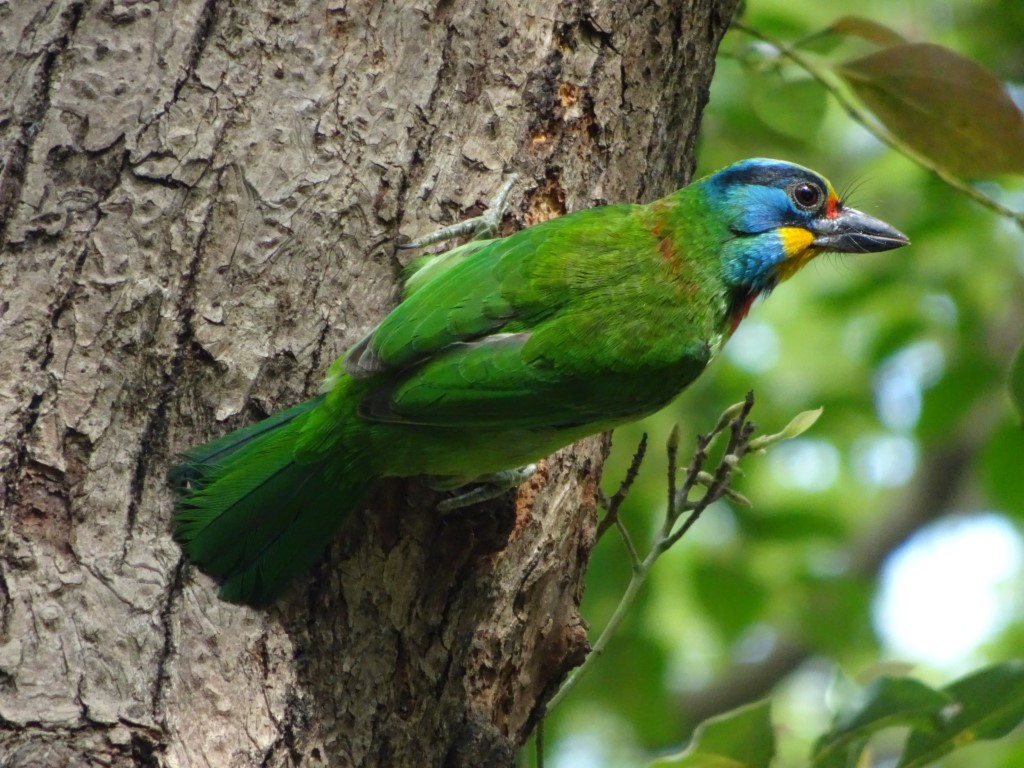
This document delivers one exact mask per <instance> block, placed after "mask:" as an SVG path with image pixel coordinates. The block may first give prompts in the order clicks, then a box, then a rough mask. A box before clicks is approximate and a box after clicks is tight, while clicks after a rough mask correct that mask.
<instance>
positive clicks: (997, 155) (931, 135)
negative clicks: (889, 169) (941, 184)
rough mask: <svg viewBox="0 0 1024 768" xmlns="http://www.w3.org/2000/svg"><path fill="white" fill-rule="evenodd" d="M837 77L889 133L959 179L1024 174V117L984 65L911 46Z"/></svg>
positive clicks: (862, 61)
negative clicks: (960, 177) (956, 175)
mask: <svg viewBox="0 0 1024 768" xmlns="http://www.w3.org/2000/svg"><path fill="white" fill-rule="evenodd" d="M836 72H837V73H838V74H839V75H840V76H841V77H842V78H843V79H844V80H845V81H846V82H847V83H848V84H849V85H850V87H851V88H852V89H853V90H854V92H855V93H856V94H857V96H858V97H860V99H861V100H862V101H863V102H864V104H865V105H867V107H868V108H869V109H870V110H871V111H872V112H874V113H875V115H877V117H878V119H879V120H881V121H882V122H883V123H884V124H885V125H886V127H887V128H888V129H889V130H890V131H892V132H893V133H894V134H895V135H896V136H898V137H899V138H900V139H902V140H903V141H905V142H906V143H907V144H909V145H910V146H911V147H913V148H914V149H915V150H917V151H918V152H920V153H921V154H923V155H925V156H927V157H929V158H931V159H932V160H934V161H936V162H938V163H939V164H941V165H943V166H944V167H946V168H948V169H949V170H951V171H953V172H954V173H957V174H960V175H962V176H967V177H969V178H977V177H984V176H993V175H998V174H1004V173H1024V115H1022V114H1021V111H1020V110H1019V109H1018V108H1017V106H1016V105H1015V104H1014V103H1013V100H1012V99H1011V98H1010V96H1009V94H1008V93H1007V92H1006V89H1005V88H1004V87H1003V84H1002V83H1001V82H1000V81H999V80H998V79H997V78H996V77H995V76H994V75H992V73H990V72H989V71H988V70H987V69H985V68H984V67H982V66H981V65H980V64H978V63H976V62H974V61H971V60H970V59H968V58H965V57H963V56H961V55H959V54H958V53H954V52H953V51H951V50H949V49H948V48H943V47H942V46H939V45H933V44H931V43H904V44H900V45H894V46H891V47H889V48H885V49H883V50H880V51H877V52H875V53H870V54H868V55H867V56H863V57H861V58H858V59H853V60H851V61H847V62H844V63H842V64H840V65H838V66H837V68H836Z"/></svg>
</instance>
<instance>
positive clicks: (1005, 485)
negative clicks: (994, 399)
mask: <svg viewBox="0 0 1024 768" xmlns="http://www.w3.org/2000/svg"><path fill="white" fill-rule="evenodd" d="M1021 456H1024V432H1022V431H1021V429H1020V427H1018V426H1017V425H1016V424H1014V423H1012V422H1011V421H1010V420H1009V419H1007V420H1006V421H1004V422H1003V423H1002V424H1000V425H999V426H998V427H996V428H995V430H993V431H992V433H991V434H990V435H989V437H988V439H987V440H986V441H985V445H984V446H983V447H982V449H981V453H980V455H979V456H978V457H977V459H978V462H979V464H978V475H979V477H980V479H981V482H982V486H983V487H984V489H985V493H986V495H987V497H988V501H989V503H990V504H992V505H993V507H994V508H995V509H996V510H998V511H1000V512H1004V513H1006V514H1007V515H1012V516H1014V517H1016V518H1017V519H1018V520H1021V519H1024V472H1021Z"/></svg>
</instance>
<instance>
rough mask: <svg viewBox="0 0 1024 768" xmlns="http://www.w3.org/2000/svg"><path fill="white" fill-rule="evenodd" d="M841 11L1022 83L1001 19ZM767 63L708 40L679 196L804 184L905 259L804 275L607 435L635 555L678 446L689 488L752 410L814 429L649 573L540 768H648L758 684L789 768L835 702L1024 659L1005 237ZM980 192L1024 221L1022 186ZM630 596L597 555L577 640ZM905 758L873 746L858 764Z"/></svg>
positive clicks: (1011, 756) (988, 4) (816, 268)
mask: <svg viewBox="0 0 1024 768" xmlns="http://www.w3.org/2000/svg"><path fill="white" fill-rule="evenodd" d="M844 10H845V11H846V12H855V13H857V14H858V15H860V16H864V17H867V18H870V19H873V20H876V21H878V22H881V23H883V24H885V25H887V26H889V27H892V28H893V29H895V30H897V31H898V32H900V33H901V34H902V35H904V36H905V37H906V38H908V39H909V40H912V41H922V42H923V41H927V42H935V43H940V44H942V45H945V46H947V47H949V48H951V49H953V50H955V51H957V52H959V53H961V54H963V55H965V56H967V57H970V58H972V59H974V60H976V61H978V62H980V63H981V64H983V65H984V66H986V67H987V68H988V69H990V70H991V71H992V72H993V73H994V74H995V75H996V76H997V77H998V78H1000V79H1001V80H1003V81H1006V82H1007V83H1008V86H1009V87H1010V89H1011V92H1013V89H1014V87H1015V86H1014V84H1015V83H1016V84H1024V3H1021V2H1020V0H918V1H917V2H903V3H893V2H891V0H863V1H862V2H860V3H858V4H857V7H856V8H851V7H850V6H846V7H845V8H844ZM841 15H842V12H841V11H840V10H839V8H838V4H829V3H816V2H809V1H808V0H752V1H751V2H750V3H748V4H747V7H746V10H745V13H744V15H743V20H744V22H745V23H746V24H747V25H749V26H751V27H754V28H757V29H760V30H762V31H764V32H768V33H770V34H772V35H774V36H776V37H779V38H781V39H783V40H785V41H787V42H793V41H796V40H799V39H801V38H804V37H806V36H808V35H810V34H811V33H813V32H815V31H817V30H819V29H821V28H824V27H827V26H828V25H829V24H831V23H832V22H834V21H835V20H836V19H837V17H839V16H841ZM842 45H844V46H849V54H850V55H856V54H857V52H858V51H859V52H861V53H863V52H864V50H866V49H864V48H863V46H861V47H860V48H858V47H857V45H856V43H850V42H846V43H843V44H842ZM817 53H819V54H820V55H826V56H836V57H839V58H840V59H841V58H843V57H844V56H845V55H846V54H844V52H843V51H842V50H830V49H828V48H827V46H824V45H823V46H822V47H821V49H820V50H818V51H817ZM769 54H770V52H769V51H766V50H765V48H764V46H763V45H761V44H759V43H757V42H756V41H755V40H754V39H753V38H751V37H750V36H748V35H745V34H743V33H741V32H738V31H732V32H730V33H729V35H728V36H727V38H726V40H725V42H724V44H723V46H722V48H721V51H720V53H719V57H718V69H717V73H716V75H715V80H714V83H713V86H712V94H711V102H710V104H709V106H708V108H707V110H706V111H705V113H704V123H703V129H702V142H701V148H700V153H699V158H698V174H699V175H704V174H706V173H710V172H712V171H714V170H716V169H717V168H719V167H721V166H723V165H726V164H728V163H730V162H732V161H734V160H737V159H740V158H744V157H750V156H766V157H777V158H782V159H786V160H791V161H794V162H798V163H801V164H803V165H807V166H809V167H811V168H814V169H815V170H817V171H820V172H821V173H823V174H824V175H826V176H827V177H828V178H830V179H831V180H832V182H833V183H834V184H835V185H836V187H837V189H838V190H840V191H842V190H846V191H847V198H848V201H849V202H850V203H851V204H852V205H854V206H856V207H858V208H861V209H862V210H864V211H866V212H868V213H871V214H874V215H878V216H881V217H882V218H884V219H886V220H887V221H889V222H891V223H892V224H894V225H895V226H897V227H898V228H900V229H901V230H903V231H904V232H906V233H907V234H908V235H909V236H910V238H911V240H912V243H913V244H912V245H911V247H909V248H906V249H902V250H899V251H895V252H892V253H883V254H873V255H866V256H863V257H845V258H838V257H832V256H826V257H824V258H821V259H819V260H817V261H816V262H814V263H812V264H811V265H810V266H809V267H807V268H806V269H805V270H804V271H803V272H802V273H801V274H800V275H799V276H797V278H795V279H793V280H791V281H789V282H787V283H785V284H783V285H782V286H780V287H779V288H778V289H777V290H776V292H775V294H774V295H773V296H771V297H770V299H769V300H768V301H767V302H762V303H759V304H757V305H756V306H755V307H754V309H753V311H752V312H751V314H750V317H749V318H748V319H747V320H746V321H745V322H744V323H743V325H742V326H741V327H740V330H739V331H738V332H737V333H736V335H735V336H734V337H733V339H732V340H731V341H730V342H729V344H728V345H727V347H726V349H725V351H724V353H723V354H722V355H721V356H720V357H719V359H717V360H716V361H715V362H714V363H713V364H712V366H711V367H710V368H709V370H708V372H707V373H706V374H705V375H704V376H703V377H702V378H701V379H700V381H699V383H698V384H696V385H695V386H693V387H692V388H691V389H690V390H689V391H687V392H686V393H685V394H684V395H683V396H682V397H681V398H680V399H679V400H678V402H676V403H675V404H674V405H673V406H671V407H670V408H669V409H667V410H666V411H664V412H662V413H660V414H658V415H657V416H655V417H652V418H651V419H648V420H647V421H645V422H643V423H641V424H637V425H634V426H632V427H629V428H626V429H621V430H619V431H617V432H616V433H615V435H614V448H613V452H612V457H611V459H610V460H609V462H608V463H607V465H606V467H605V482H604V485H605V488H606V490H607V491H608V492H609V493H610V492H612V491H613V490H614V489H615V488H616V487H617V485H618V483H619V481H620V480H621V479H622V477H623V476H624V474H625V471H626V467H627V466H628V463H629V460H630V458H631V457H632V454H633V451H634V450H635V448H636V444H637V442H638V440H639V439H640V435H641V434H642V433H643V432H647V433H649V435H650V440H651V446H650V450H649V451H648V459H647V461H646V463H645V465H644V467H643V471H642V473H641V477H640V481H639V483H638V485H637V487H636V488H635V489H634V490H633V492H632V494H631V495H630V497H629V499H628V501H627V503H626V505H625V507H624V510H623V517H624V519H625V521H626V523H627V526H628V527H629V529H630V530H631V532H632V535H633V538H634V541H635V542H636V543H637V545H638V547H639V546H641V545H643V544H645V543H646V542H648V541H649V540H650V538H651V536H652V532H653V530H654V528H655V527H656V526H657V525H658V524H659V523H660V520H661V516H662V514H663V511H664V507H665V501H664V497H665V488H666V482H665V477H664V472H665V449H664V443H665V440H666V439H667V437H668V435H669V431H670V429H671V427H672V424H673V423H679V424H680V426H681V428H682V434H683V436H684V437H683V443H682V448H681V451H680V463H682V464H684V465H685V463H687V462H688V461H689V457H690V453H691V452H692V436H693V435H695V434H696V433H697V432H699V431H706V430H708V429H710V427H711V426H712V425H713V424H714V422H715V420H716V418H717V417H718V415H719V414H720V413H721V412H722V410H724V409H725V408H726V407H727V406H729V405H730V404H732V403H734V402H737V401H739V400H741V399H742V397H743V395H744V393H745V392H746V391H747V390H748V389H753V390H754V392H755V394H756V398H757V402H756V405H755V408H754V421H755V422H756V423H757V424H759V425H761V426H762V427H763V430H764V431H777V430H778V429H781V428H782V427H783V426H784V425H785V424H786V423H787V422H788V421H789V419H790V418H791V417H792V416H794V415H795V414H797V413H798V412H800V411H804V410H807V409H811V408H816V407H818V406H824V408H825V410H824V414H823V415H822V417H821V419H820V420H819V421H818V423H817V424H816V425H815V426H814V427H813V428H812V429H811V430H810V431H809V432H808V433H806V434H804V435H803V436H802V437H800V438H798V439H796V440H793V441H790V442H788V443H783V444H780V445H778V446H775V447H774V448H773V449H772V450H771V451H770V452H769V453H768V454H766V455H763V456H751V457H749V458H748V459H747V460H745V462H744V464H743V469H744V471H745V475H744V476H743V477H742V478H740V479H739V481H738V483H737V484H736V487H737V489H738V490H740V491H741V492H742V493H744V494H745V495H746V496H747V497H748V498H750V499H751V500H752V502H753V504H754V506H753V508H752V509H749V510H748V509H739V508H735V507H733V506H730V505H728V504H721V503H720V504H718V505H716V506H715V507H713V508H712V509H710V510H709V511H708V512H707V513H706V514H705V516H704V517H703V518H702V519H701V520H700V521H699V523H698V524H697V526H696V527H695V529H694V530H693V531H692V532H691V533H690V535H688V536H687V537H686V538H685V539H684V540H683V541H682V542H681V543H680V544H679V545H677V547H676V548H675V549H674V550H672V551H670V552H669V553H668V554H666V555H665V556H664V557H663V558H662V559H661V560H660V561H659V562H658V564H657V565H656V566H655V569H654V572H653V573H652V575H651V578H650V580H649V581H648V583H647V585H646V586H645V588H644V590H643V592H642V594H641V596H640V598H639V600H638V602H637V603H636V605H635V606H634V608H633V610H632V612H631V614H630V616H629V618H628V619H627V622H626V623H625V625H624V626H623V627H621V628H620V631H619V632H618V633H617V635H616V636H615V637H614V639H613V640H612V642H611V644H610V646H609V648H608V652H607V654H606V655H605V656H604V658H603V659H602V660H601V661H600V663H599V664H598V665H597V667H596V668H595V669H594V671H593V672H592V674H590V675H589V676H588V677H587V678H586V679H585V680H584V681H583V682H582V683H581V684H580V686H579V687H578V688H577V689H576V690H575V691H574V692H573V693H572V695H571V696H570V698H569V699H568V700H567V701H566V702H565V703H564V704H563V705H561V706H560V707H559V708H558V709H557V710H556V711H555V712H554V713H552V715H551V716H550V717H549V718H548V720H547V721H546V730H545V741H546V748H545V753H546V765H547V766H553V767H554V768H597V767H598V766H601V767H603V766H633V765H645V764H646V763H647V762H649V761H650V760H651V759H652V758H653V757H655V756H657V755H658V754H662V753H664V752H666V751H675V750H678V749H679V748H680V746H681V745H683V744H684V743H685V741H686V739H687V738H688V735H689V733H690V730H691V729H692V727H693V726H694V725H695V722H694V718H695V717H696V718H703V717H705V716H707V715H710V714H713V713H714V712H715V711H716V708H717V707H719V706H722V705H723V704H725V705H726V706H728V707H730V708H731V707H733V706H736V705H737V704H739V703H741V701H742V698H736V697H735V696H733V694H735V693H736V692H737V691H738V692H739V696H740V697H742V696H743V695H749V696H750V698H751V699H754V698H758V697H760V696H762V695H765V693H763V692H762V685H763V686H764V690H765V691H767V692H769V693H770V695H771V696H772V697H773V700H774V718H775V722H776V724H777V726H778V727H777V732H778V738H779V754H780V757H779V759H778V761H777V763H776V764H777V765H779V766H791V765H793V766H795V765H801V764H803V763H804V762H805V761H806V759H807V757H808V754H809V750H810V746H811V743H812V741H813V739H814V737H815V736H816V735H818V734H819V733H821V732H822V731H824V730H825V729H826V728H827V727H828V725H829V723H830V721H831V718H832V716H833V713H834V711H835V708H836V707H837V706H841V705H842V703H843V701H844V697H848V696H849V695H850V694H849V691H850V689H851V686H852V685H853V684H854V683H863V682H865V681H866V680H868V679H870V678H871V677H872V676H873V675H877V674H878V673H879V672H880V671H881V670H896V671H898V672H902V671H907V670H909V671H911V673H912V674H913V675H915V676H916V677H918V678H920V679H922V680H923V681H925V682H927V683H929V684H931V685H943V684H946V683H948V682H950V681H952V680H953V679H955V678H956V677H958V676H960V675H962V674H964V673H966V672H968V671H970V670H972V669H975V668H977V667H979V666H982V665H984V664H987V663H991V662H996V661H1000V660H1004V659H1009V658H1013V657H1016V656H1024V621H1022V617H1024V543H1022V541H1024V540H1022V532H1024V526H1022V523H1024V431H1022V430H1021V428H1020V425H1019V421H1018V417H1017V416H1016V414H1015V412H1014V410H1013V408H1012V406H1011V402H1010V399H1009V397H1008V395H1007V391H1006V372H1007V369H1008V367H1009V363H1010V359H1011V357H1012V355H1013V353H1014V351H1015V350H1016V348H1017V347H1018V346H1020V344H1021V343H1022V341H1024V233H1022V231H1021V229H1020V228H1019V227H1018V226H1017V225H1015V224H1014V223H1013V222H1010V221H1007V220H1006V219H1001V218H999V217H998V216H996V215H995V214H993V213H991V212H989V211H987V210H984V209H982V208H980V207H979V206H978V205H976V204H975V203H973V202H971V201H970V200H968V199H967V198H965V197H963V196H962V195H960V194H958V193H956V192H955V191H953V190H951V189H950V188H948V187H947V186H946V185H944V184H943V183H942V182H941V181H939V180H938V179H937V178H935V177H934V176H933V175H932V174H930V173H928V172H925V171H923V170H922V169H920V168H919V167H917V166H916V165H914V164H913V163H912V162H910V161H909V160H907V159H905V158H903V157H901V156H900V155H899V154H897V153H896V152H893V151H892V150H890V149H888V148H886V147H885V146H883V145H881V144H880V143H879V142H878V141H877V140H875V139H874V138H873V137H872V136H871V135H870V134H869V133H868V132H867V131H866V130H864V129H863V128H861V127H860V126H859V125H857V124H856V123H854V122H853V121H852V120H850V119H849V117H847V116H846V115H845V113H843V111H842V110H841V109H840V108H838V107H837V106H836V105H835V103H834V102H832V101H831V99H830V97H829V96H828V95H827V94H826V93H825V92H824V91H823V90H822V89H821V88H820V87H819V86H817V85H816V84H814V83H812V82H811V81H810V80H809V79H807V77H806V75H803V74H801V73H800V72H799V71H798V70H796V68H795V67H793V66H792V65H788V64H784V63H781V62H779V61H777V60H773V58H772V57H771V56H770V55H769ZM1017 87H1018V88H1020V90H1018V91H1017V93H1024V86H1020V85H1018V86H1017ZM1019 101H1020V100H1019V99H1018V102H1019ZM979 184H980V186H981V187H982V188H984V189H985V191H986V192H987V193H989V194H990V195H992V196H994V197H996V198H997V199H999V200H1001V201H1002V202H1004V203H1005V204H1006V205H1008V206H1009V207H1011V208H1013V209H1015V210H1022V209H1024V184H1022V182H1021V179H1019V178H1003V179H999V180H998V181H997V182H992V181H990V182H979ZM628 579H629V564H628V560H627V558H626V556H625V553H624V551H623V547H622V543H621V541H620V540H619V539H618V538H617V536H616V535H615V533H614V532H610V533H609V534H608V535H606V536H605V537H604V538H603V539H602V540H601V542H600V543H599V545H598V548H597V550H596V552H595V554H594V557H593V561H592V563H591V566H590V572H589V576H588V582H587V592H586V596H585V599H584V605H583V614H584V616H585V617H586V619H587V620H588V622H589V623H590V626H591V639H592V640H593V639H595V638H596V637H597V634H598V633H599V632H600V629H601V628H602V627H603V626H604V624H605V623H606V622H607V620H608V618H609V616H610V614H611V612H612V611H613V610H614V608H615V606H616V604H617V603H618V600H619V598H620V596H621V595H622V592H623V590H624V589H625V586H626V583H627V581H628ZM1018 734H1019V729H1018ZM900 736H901V734H900V733H892V734H883V735H882V737H881V738H879V739H877V740H876V742H874V743H873V747H874V754H875V762H874V763H873V764H874V765H886V759H891V754H890V752H889V745H890V744H894V745H895V746H897V747H898V739H899V738H900ZM895 754H898V749H897V751H896V752H895ZM532 759H533V758H532V757H528V758H527V757H526V756H525V755H524V761H525V764H532ZM889 764H891V763H889ZM942 765H947V766H995V767H996V768H998V767H999V766H1004V767H1005V768H1010V766H1021V765H1024V738H1021V737H1020V735H1018V736H1017V737H1016V738H1015V737H1014V736H1011V737H1009V738H1006V739H1003V740H1001V741H998V742H990V743H981V744H977V745H974V746H971V747H969V748H968V749H965V750H963V751H961V752H957V753H956V754H954V755H952V756H950V757H949V758H947V759H946V760H945V761H944V762H943V763H942Z"/></svg>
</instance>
